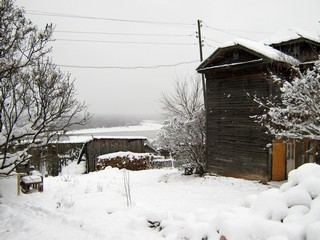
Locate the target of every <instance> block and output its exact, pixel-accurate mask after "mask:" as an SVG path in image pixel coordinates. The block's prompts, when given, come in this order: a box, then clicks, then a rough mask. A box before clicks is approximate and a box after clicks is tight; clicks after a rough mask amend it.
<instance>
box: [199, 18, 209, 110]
mask: <svg viewBox="0 0 320 240" xmlns="http://www.w3.org/2000/svg"><path fill="white" fill-rule="evenodd" d="M197 24H198V39H199V52H200V62H202V61H203V54H202V39H201V20H198V21H197ZM201 77H202V90H203V100H204V101H203V102H204V107H205V109H206V108H207V91H206V82H205V79H204V74H201Z"/></svg>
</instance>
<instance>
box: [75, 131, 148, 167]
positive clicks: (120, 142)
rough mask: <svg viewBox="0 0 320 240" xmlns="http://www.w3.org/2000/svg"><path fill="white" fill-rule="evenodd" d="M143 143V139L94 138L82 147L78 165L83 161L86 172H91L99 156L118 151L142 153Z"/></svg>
mask: <svg viewBox="0 0 320 240" xmlns="http://www.w3.org/2000/svg"><path fill="white" fill-rule="evenodd" d="M145 141H147V139H146V138H145V137H94V138H93V139H91V140H89V141H87V142H86V143H85V144H84V145H83V148H82V150H81V152H80V156H79V160H78V163H80V161H83V160H85V161H86V167H87V172H93V171H96V170H97V160H98V157H99V156H100V155H104V154H108V153H114V152H119V151H124V152H126V151H130V152H135V153H144V152H145Z"/></svg>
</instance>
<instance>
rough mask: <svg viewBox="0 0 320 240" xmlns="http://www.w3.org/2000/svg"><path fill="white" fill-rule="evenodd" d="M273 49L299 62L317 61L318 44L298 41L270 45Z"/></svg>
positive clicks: (319, 47)
mask: <svg viewBox="0 0 320 240" xmlns="http://www.w3.org/2000/svg"><path fill="white" fill-rule="evenodd" d="M271 46H272V47H274V48H275V49H277V50H279V51H281V52H283V53H286V54H288V55H290V56H293V57H295V58H296V59H298V60H299V61H300V62H308V61H314V60H317V59H319V52H320V44H319V43H315V42H311V41H306V40H303V39H298V40H295V41H289V42H287V43H280V44H273V45H271Z"/></svg>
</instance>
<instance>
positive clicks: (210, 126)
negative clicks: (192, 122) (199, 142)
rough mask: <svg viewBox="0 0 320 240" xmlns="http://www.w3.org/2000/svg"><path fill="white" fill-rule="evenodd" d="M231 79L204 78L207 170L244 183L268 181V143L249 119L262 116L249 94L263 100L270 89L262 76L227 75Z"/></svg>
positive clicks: (267, 139)
mask: <svg viewBox="0 0 320 240" xmlns="http://www.w3.org/2000/svg"><path fill="white" fill-rule="evenodd" d="M227 75H229V76H230V75H231V77H220V78H218V79H217V78H207V90H208V98H207V100H208V111H207V121H208V123H207V137H208V139H207V170H208V171H209V172H214V173H217V174H222V175H225V176H234V177H244V178H247V179H258V180H263V181H265V180H266V179H268V175H269V173H268V168H269V166H268V149H267V147H266V145H267V144H268V143H269V142H271V140H270V139H269V138H270V137H268V136H267V135H266V134H264V133H263V132H264V130H263V129H261V127H260V125H259V124H258V123H255V122H254V120H253V119H252V118H250V117H249V116H252V115H255V114H258V113H261V111H262V109H261V108H258V106H257V104H256V103H255V102H254V101H253V99H252V97H250V96H248V93H249V94H250V95H251V96H253V95H258V96H260V97H261V96H266V95H267V94H268V92H269V86H268V83H267V81H266V80H265V79H264V77H263V75H259V74H253V73H248V74H243V73H242V74H239V75H238V76H240V75H241V76H242V77H236V76H237V74H236V73H235V74H232V73H230V72H229V73H228V74H227Z"/></svg>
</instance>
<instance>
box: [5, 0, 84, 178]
mask: <svg viewBox="0 0 320 240" xmlns="http://www.w3.org/2000/svg"><path fill="white" fill-rule="evenodd" d="M51 34H52V27H51V26H50V25H47V26H46V28H45V29H44V30H43V31H39V30H37V28H36V27H35V26H33V25H32V23H31V22H30V21H28V20H27V19H26V18H25V17H24V12H23V11H22V10H21V9H19V8H18V7H15V6H14V3H13V1H12V0H1V6H0V52H1V56H0V60H1V62H0V81H1V82H0V169H2V170H4V172H5V173H10V172H11V171H12V170H13V169H14V168H15V167H16V166H17V165H19V164H21V163H23V162H25V161H27V160H29V155H28V150H29V149H30V148H31V147H34V146H36V145H37V146H41V145H45V144H46V143H47V142H49V141H50V140H51V139H52V138H53V137H54V136H55V135H56V134H57V133H61V132H63V131H65V129H67V128H68V127H70V126H72V125H74V124H84V123H85V122H86V121H87V120H88V117H89V115H88V114H86V113H85V112H86V109H87V107H86V105H85V104H84V103H79V102H78V101H77V100H76V98H75V96H76V90H75V86H74V82H73V81H71V80H70V74H66V73H63V72H62V71H61V70H60V69H58V68H57V67H56V65H55V64H54V63H52V61H51V60H50V59H49V58H48V57H47V54H48V53H49V52H50V51H51V48H48V47H47V43H48V42H49V41H50V37H51ZM82 113H83V115H82ZM81 115H82V116H81ZM79 116H81V117H80V118H79ZM22 145H23V146H25V147H24V148H22V149H21V147H20V148H19V149H20V150H19V151H18V150H17V149H18V148H17V146H22Z"/></svg>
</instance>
